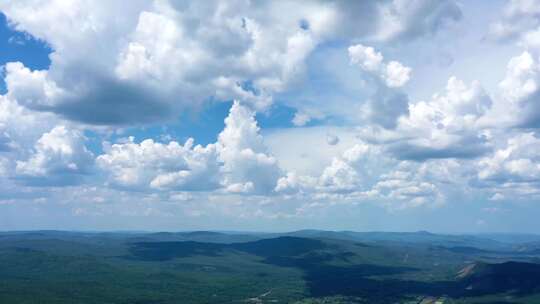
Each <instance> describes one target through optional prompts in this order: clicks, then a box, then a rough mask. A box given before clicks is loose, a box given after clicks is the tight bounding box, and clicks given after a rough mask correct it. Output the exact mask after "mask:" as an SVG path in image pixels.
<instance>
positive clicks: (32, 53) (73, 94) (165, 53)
mask: <svg viewBox="0 0 540 304" xmlns="http://www.w3.org/2000/svg"><path fill="white" fill-rule="evenodd" d="M125 3H126V2H125V1H82V0H81V1H0V12H1V14H0V65H1V66H2V73H1V75H0V78H1V81H0V230H34V229H58V230H82V231H84V230H92V231H101V230H138V231H143V230H144V231H157V230H159V231H166V230H173V231H189V230H218V231H232V230H234V231H250V230H251V231H292V230H300V229H306V228H310V229H324V230H353V231H420V230H427V231H432V232H443V233H448V232H451V233H464V232H466V233H481V232H521V233H536V232H538V231H540V222H539V221H538V215H539V214H540V129H539V128H540V1H535V0H511V1H502V0H495V1H452V0H419V1H401V0H394V1H390V0H388V1H386V0H385V1H247V0H238V1H236V0H234V1H233V0H231V1H215V2H214V1H174V0H170V1H157V0H156V1H151V0H136V1H130V5H129V6H126V4H125Z"/></svg>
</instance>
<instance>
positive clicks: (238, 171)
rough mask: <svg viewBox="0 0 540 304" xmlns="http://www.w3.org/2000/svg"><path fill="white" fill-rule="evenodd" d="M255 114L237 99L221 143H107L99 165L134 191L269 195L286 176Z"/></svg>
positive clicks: (117, 180) (112, 178) (226, 123)
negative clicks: (262, 132)
mask: <svg viewBox="0 0 540 304" xmlns="http://www.w3.org/2000/svg"><path fill="white" fill-rule="evenodd" d="M254 116H255V113H254V112H253V111H251V110H249V109H248V108H247V107H245V106H242V105H240V103H239V102H234V103H233V105H232V107H231V110H230V113H229V116H227V118H226V119H225V128H224V130H223V131H222V132H221V133H220V134H219V136H218V141H217V142H216V143H214V144H208V145H207V146H201V145H196V146H195V145H194V140H193V139H189V140H187V141H186V142H185V143H184V144H183V145H181V144H179V143H178V142H175V141H171V142H169V143H168V144H163V143H158V142H154V141H153V140H152V139H146V140H144V141H142V142H141V143H139V144H138V143H135V142H133V139H130V141H129V142H127V143H118V144H113V145H110V146H107V147H106V148H105V154H102V155H100V156H98V158H97V163H98V165H99V166H100V168H101V169H102V170H104V171H105V172H107V174H108V175H109V177H110V181H111V182H112V183H113V184H115V185H117V186H120V187H125V188H131V189H150V188H153V189H158V190H177V191H211V190H217V189H222V188H223V189H225V190H226V191H227V192H233V193H269V192H272V190H273V189H274V188H275V186H276V182H277V180H278V178H279V176H280V174H281V171H280V169H279V167H278V165H277V160H276V159H275V158H274V157H272V156H271V155H269V154H268V152H267V150H266V147H265V145H264V142H263V139H262V137H261V135H260V134H259V127H258V126H257V122H256V121H255V118H254Z"/></svg>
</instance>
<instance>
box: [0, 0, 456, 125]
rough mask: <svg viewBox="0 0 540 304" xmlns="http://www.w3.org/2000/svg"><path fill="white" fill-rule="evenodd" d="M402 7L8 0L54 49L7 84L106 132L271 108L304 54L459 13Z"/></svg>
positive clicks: (431, 26)
mask: <svg viewBox="0 0 540 304" xmlns="http://www.w3.org/2000/svg"><path fill="white" fill-rule="evenodd" d="M404 6H405V4H404V3H402V1H397V0H396V1H391V2H381V3H351V2H348V1H338V2H323V1H313V2H308V3H302V5H301V7H300V4H299V3H293V2H290V3H276V2H270V1H268V2H264V1H263V2H257V3H250V2H243V1H228V2H204V3H203V2H191V3H184V4H180V3H175V2H171V3H169V2H160V1H150V0H138V1H134V2H133V3H130V5H129V7H126V6H125V4H124V3H122V2H119V1H108V2H106V3H96V2H93V1H73V2H69V3H66V2H63V1H34V2H28V1H11V2H10V1H8V2H5V3H3V4H2V5H1V6H0V9H1V10H2V12H3V13H4V14H5V15H6V16H7V18H8V19H9V22H10V24H11V26H12V27H13V28H14V29H16V30H18V31H22V32H25V33H27V34H29V35H31V36H33V37H35V38H37V39H40V40H42V41H44V42H46V43H47V44H48V45H50V47H51V48H52V54H51V55H50V59H51V66H50V68H49V69H47V70H40V71H39V70H34V71H31V70H29V69H28V68H27V67H24V66H23V65H21V64H13V65H8V66H7V67H8V68H7V69H6V72H7V77H8V78H9V79H11V83H10V85H9V86H8V87H9V91H10V94H11V95H13V96H17V98H20V99H21V100H20V101H19V102H20V104H24V105H25V106H28V107H31V108H33V109H38V110H41V111H50V112H54V113H58V114H60V115H62V116H64V117H66V118H68V119H71V120H76V121H82V122H85V123H90V124H98V125H127V124H140V123H148V122H154V121H158V120H163V119H171V118H172V117H174V116H173V115H174V114H177V113H179V112H180V111H185V110H189V109H192V108H194V107H195V108H196V107H197V106H199V105H200V104H201V103H203V102H205V101H207V100H209V99H218V100H231V99H241V100H243V101H244V102H245V103H249V104H250V105H251V106H252V107H253V108H255V109H258V110H262V109H265V108H267V107H268V106H269V105H270V104H271V103H272V102H273V94H275V93H276V92H281V91H283V90H286V89H287V87H288V86H289V85H290V83H292V82H294V81H295V79H297V78H298V76H299V75H301V74H302V73H303V70H304V68H303V66H304V61H305V59H306V58H307V57H308V56H309V54H310V53H311V52H312V51H313V49H314V48H315V47H316V46H317V45H319V44H321V43H322V42H325V41H332V40H336V39H342V38H343V37H349V38H350V37H356V38H360V37H364V38H369V39H376V40H379V41H383V40H392V39H412V38H414V37H419V36H422V35H425V34H428V33H433V32H435V31H437V30H438V29H439V28H440V27H441V25H442V24H444V23H446V21H449V20H458V19H459V17H460V12H459V8H458V6H457V5H456V4H455V3H453V2H451V1H417V2H415V3H414V5H407V9H406V10H403V12H402V8H404ZM405 11H407V13H405ZM119 12H121V14H120V13H119ZM119 16H121V17H119ZM359 16H364V17H362V18H361V17H359ZM418 20H424V21H423V22H419V21H418ZM389 25H391V26H389ZM111 29H112V30H111ZM156 33H159V34H156ZM97 41H99V42H100V43H97ZM384 70H385V71H383V73H384V74H385V75H386V76H385V77H386V79H387V82H388V84H389V85H390V86H401V85H403V84H404V83H405V82H406V81H407V79H408V73H409V70H408V68H407V67H404V66H402V65H401V64H399V63H398V62H390V63H389V64H387V65H385V67H384ZM248 83H249V85H247V84H248ZM105 109H106V110H105Z"/></svg>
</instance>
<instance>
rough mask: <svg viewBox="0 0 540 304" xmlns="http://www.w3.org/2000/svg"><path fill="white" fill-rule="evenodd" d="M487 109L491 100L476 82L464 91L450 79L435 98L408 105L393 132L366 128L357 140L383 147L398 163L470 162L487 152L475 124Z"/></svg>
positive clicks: (486, 145) (462, 83)
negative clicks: (448, 160)
mask: <svg viewBox="0 0 540 304" xmlns="http://www.w3.org/2000/svg"><path fill="white" fill-rule="evenodd" d="M491 105H492V101H491V98H490V97H489V96H488V95H487V94H486V93H485V91H484V90H483V89H482V87H481V86H480V84H479V83H478V82H473V83H472V84H471V86H470V87H468V86H467V85H466V84H465V83H464V82H463V81H461V80H458V79H457V78H455V77H451V78H450V79H449V80H448V83H447V86H446V91H445V93H444V94H435V95H434V96H433V98H432V99H431V100H429V101H427V102H426V101H419V102H416V103H409V104H408V107H409V109H408V110H409V115H407V116H402V117H401V118H400V119H399V121H398V122H397V126H396V129H395V130H393V131H385V132H384V131H381V130H380V129H378V128H376V127H375V128H367V129H365V130H363V132H362V133H361V136H362V137H363V138H364V139H366V140H370V141H375V142H380V143H384V144H385V145H386V149H387V151H388V152H390V153H391V154H393V155H394V156H395V157H397V158H399V159H409V160H417V161H423V160H426V159H433V158H473V157H477V156H481V155H482V154H484V153H486V152H488V151H489V149H490V144H489V141H488V139H487V137H486V134H484V132H483V130H482V128H480V127H479V120H480V119H482V118H484V115H485V114H486V113H487V112H488V110H489V109H490V108H491Z"/></svg>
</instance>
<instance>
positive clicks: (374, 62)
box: [348, 44, 411, 129]
mask: <svg viewBox="0 0 540 304" xmlns="http://www.w3.org/2000/svg"><path fill="white" fill-rule="evenodd" d="M348 52H349V58H350V62H351V64H354V65H358V66H359V67H360V68H361V69H362V70H363V71H365V72H367V73H368V74H369V75H371V76H372V77H373V79H374V84H375V87H376V90H375V93H374V94H373V95H372V96H371V97H370V98H369V99H368V101H367V102H366V103H365V104H364V105H363V109H362V115H363V116H364V117H365V118H366V119H367V120H370V121H371V122H372V123H374V124H378V125H380V126H382V127H384V128H387V129H393V128H395V127H396V126H397V120H398V118H399V117H400V116H403V115H407V114H408V112H409V109H408V103H409V100H408V96H407V95H406V94H404V93H402V92H400V91H398V90H396V88H398V87H401V86H403V85H404V84H405V83H406V82H407V81H409V77H410V76H409V74H410V73H411V68H409V67H406V66H403V65H402V64H401V63H399V62H397V61H390V62H389V63H386V62H384V57H383V56H382V54H381V53H380V52H377V51H376V50H375V49H374V48H373V47H368V46H364V45H362V44H356V45H353V46H350V47H349V48H348Z"/></svg>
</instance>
